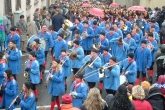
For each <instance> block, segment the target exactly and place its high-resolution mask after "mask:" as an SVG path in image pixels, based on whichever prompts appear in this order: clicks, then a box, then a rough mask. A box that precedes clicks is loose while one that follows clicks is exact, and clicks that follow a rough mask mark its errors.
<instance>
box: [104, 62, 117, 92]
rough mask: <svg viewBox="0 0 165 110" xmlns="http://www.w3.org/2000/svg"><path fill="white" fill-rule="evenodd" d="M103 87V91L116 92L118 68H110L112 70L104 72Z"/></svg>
mask: <svg viewBox="0 0 165 110" xmlns="http://www.w3.org/2000/svg"><path fill="white" fill-rule="evenodd" d="M103 85H104V88H105V89H111V90H117V89H118V87H119V85H120V67H119V66H118V65H116V66H114V67H112V70H111V71H109V69H106V70H105V71H104V78H103Z"/></svg>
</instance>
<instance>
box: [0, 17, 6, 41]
mask: <svg viewBox="0 0 165 110" xmlns="http://www.w3.org/2000/svg"><path fill="white" fill-rule="evenodd" d="M5 36H6V34H5V27H4V26H3V18H0V42H4V41H5Z"/></svg>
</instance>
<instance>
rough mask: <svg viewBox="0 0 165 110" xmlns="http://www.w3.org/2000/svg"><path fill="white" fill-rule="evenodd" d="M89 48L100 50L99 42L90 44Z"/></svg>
mask: <svg viewBox="0 0 165 110" xmlns="http://www.w3.org/2000/svg"><path fill="white" fill-rule="evenodd" d="M91 48H93V49H96V50H97V51H99V50H100V48H101V42H99V43H96V44H92V47H91Z"/></svg>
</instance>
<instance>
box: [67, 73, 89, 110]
mask: <svg viewBox="0 0 165 110" xmlns="http://www.w3.org/2000/svg"><path fill="white" fill-rule="evenodd" d="M70 95H71V96H72V104H73V107H77V108H80V107H81V106H82V104H83V101H84V100H85V99H86V97H87V95H88V86H87V85H86V83H85V82H84V80H83V74H82V73H78V74H76V75H75V81H74V82H73V83H72V85H71V88H70Z"/></svg>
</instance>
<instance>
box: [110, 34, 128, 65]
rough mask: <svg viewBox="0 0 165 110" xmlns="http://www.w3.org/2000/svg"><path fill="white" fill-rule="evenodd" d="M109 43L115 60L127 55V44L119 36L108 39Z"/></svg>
mask: <svg viewBox="0 0 165 110" xmlns="http://www.w3.org/2000/svg"><path fill="white" fill-rule="evenodd" d="M110 44H111V47H112V56H115V57H116V61H117V62H119V61H122V60H124V59H125V58H126V57H127V53H128V50H129V46H128V44H127V43H125V42H124V41H123V39H122V38H121V37H120V38H114V39H112V40H110Z"/></svg>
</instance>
